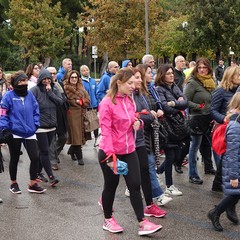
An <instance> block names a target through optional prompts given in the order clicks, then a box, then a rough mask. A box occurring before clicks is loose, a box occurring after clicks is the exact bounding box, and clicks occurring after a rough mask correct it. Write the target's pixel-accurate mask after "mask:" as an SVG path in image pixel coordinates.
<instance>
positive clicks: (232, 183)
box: [230, 179, 238, 188]
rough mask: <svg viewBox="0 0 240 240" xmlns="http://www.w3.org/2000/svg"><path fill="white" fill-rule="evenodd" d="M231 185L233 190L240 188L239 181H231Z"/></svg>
mask: <svg viewBox="0 0 240 240" xmlns="http://www.w3.org/2000/svg"><path fill="white" fill-rule="evenodd" d="M230 185H231V186H232V187H233V188H237V187H238V179H235V180H230Z"/></svg>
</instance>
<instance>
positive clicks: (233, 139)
mask: <svg viewBox="0 0 240 240" xmlns="http://www.w3.org/2000/svg"><path fill="white" fill-rule="evenodd" d="M239 136H240V117H238V114H234V115H233V116H232V117H231V118H230V122H229V124H228V126H227V131H226V143H227V149H226V152H225V154H224V155H223V156H222V182H223V191H224V193H225V195H240V184H238V187H237V188H233V187H232V186H231V185H230V180H235V179H238V181H240V154H239V153H240V137H239Z"/></svg>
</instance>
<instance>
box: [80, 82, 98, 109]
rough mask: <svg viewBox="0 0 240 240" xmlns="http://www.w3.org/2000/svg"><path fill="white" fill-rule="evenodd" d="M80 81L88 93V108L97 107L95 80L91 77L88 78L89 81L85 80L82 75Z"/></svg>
mask: <svg viewBox="0 0 240 240" xmlns="http://www.w3.org/2000/svg"><path fill="white" fill-rule="evenodd" d="M82 83H83V86H84V88H85V90H86V91H87V92H88V95H89V97H90V105H89V107H90V108H97V107H98V104H99V101H98V99H97V83H96V81H95V79H93V78H89V81H87V80H86V79H84V77H82Z"/></svg>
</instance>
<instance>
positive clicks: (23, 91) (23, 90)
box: [13, 85, 28, 97]
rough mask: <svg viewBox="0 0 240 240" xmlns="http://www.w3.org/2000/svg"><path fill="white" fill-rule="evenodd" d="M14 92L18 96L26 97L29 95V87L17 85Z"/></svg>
mask: <svg viewBox="0 0 240 240" xmlns="http://www.w3.org/2000/svg"><path fill="white" fill-rule="evenodd" d="M13 90H14V92H15V93H16V94H17V95H18V96H20V97H25V96H26V95H27V94H28V85H17V86H14V88H13Z"/></svg>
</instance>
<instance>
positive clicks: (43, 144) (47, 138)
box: [37, 131, 55, 177]
mask: <svg viewBox="0 0 240 240" xmlns="http://www.w3.org/2000/svg"><path fill="white" fill-rule="evenodd" d="M54 134H55V131H51V132H42V133H37V140H38V147H39V160H40V161H39V167H38V173H41V171H42V168H44V170H45V172H46V173H47V175H48V177H50V176H53V173H52V166H51V162H50V159H49V151H48V149H49V147H50V144H51V142H52V139H53V136H54Z"/></svg>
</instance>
